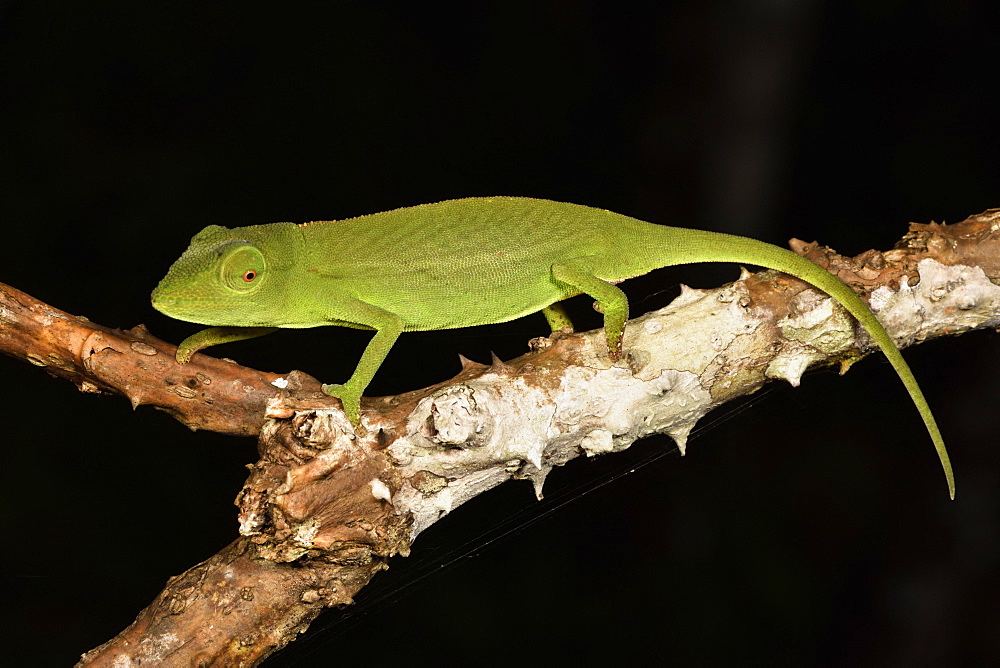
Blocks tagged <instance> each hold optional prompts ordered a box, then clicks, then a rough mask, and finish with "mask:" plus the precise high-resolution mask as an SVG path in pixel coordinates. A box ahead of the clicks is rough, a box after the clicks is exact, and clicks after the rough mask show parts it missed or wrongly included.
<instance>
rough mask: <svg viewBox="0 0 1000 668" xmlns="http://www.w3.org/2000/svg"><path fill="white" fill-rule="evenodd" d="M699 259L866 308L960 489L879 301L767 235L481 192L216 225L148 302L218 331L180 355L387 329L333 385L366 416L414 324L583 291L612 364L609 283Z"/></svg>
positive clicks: (458, 322)
mask: <svg viewBox="0 0 1000 668" xmlns="http://www.w3.org/2000/svg"><path fill="white" fill-rule="evenodd" d="M693 262H736V263H746V264H752V265H757V266H761V267H766V268H768V269H775V270H777V271H781V272H784V273H787V274H790V275H792V276H795V277H797V278H800V279H802V280H804V281H806V282H808V283H810V284H812V285H813V286H815V287H817V288H819V289H820V290H822V291H824V292H826V293H827V294H829V295H830V296H831V297H832V298H833V299H835V300H836V301H837V302H839V303H840V304H841V306H843V307H844V308H845V309H847V311H848V312H850V313H851V315H853V316H854V317H855V318H857V320H858V321H859V322H860V323H861V325H862V326H864V328H865V329H866V330H867V331H868V333H869V334H870V335H871V337H872V338H873V339H874V341H875V342H876V343H877V344H878V346H879V348H880V349H881V350H882V352H883V353H884V354H885V356H886V357H887V358H888V359H889V362H890V363H891V364H892V366H893V368H894V369H895V370H896V373H897V374H898V375H899V377H900V380H902V381H903V384H904V385H905V386H906V389H907V391H908V392H909V393H910V397H911V399H912V400H913V403H914V404H915V405H916V407H917V410H918V411H919V412H920V415H921V417H922V418H923V421H924V424H925V425H926V427H927V431H928V433H929V434H930V436H931V439H932V440H933V442H934V446H935V448H936V449H937V453H938V456H939V458H940V460H941V464H942V466H943V467H944V471H945V476H946V477H947V480H948V488H949V492H950V494H951V496H952V498H954V478H953V475H952V470H951V464H950V461H949V458H948V454H947V451H946V449H945V446H944V442H943V440H942V438H941V434H940V432H939V430H938V427H937V424H936V422H935V420H934V416H933V414H932V413H931V410H930V408H929V407H928V405H927V401H926V400H925V399H924V396H923V393H922V392H921V391H920V386H919V385H918V384H917V381H916V379H915V378H914V377H913V374H912V372H911V371H910V368H909V366H907V364H906V362H905V361H904V360H903V357H902V355H901V354H900V352H899V350H898V349H897V348H896V346H895V343H894V342H893V341H892V339H891V338H890V337H889V335H888V334H887V333H886V331H885V329H883V327H882V325H881V324H880V323H879V321H878V320H877V319H876V318H875V316H874V314H872V312H871V310H870V309H869V308H868V306H867V305H866V304H865V303H864V301H862V300H861V299H860V298H859V297H858V296H857V295H856V294H855V293H854V292H853V291H852V290H851V289H850V288H849V287H847V286H846V285H845V284H844V283H843V282H841V281H840V280H839V279H838V278H836V277H835V276H833V275H832V274H830V273H829V272H827V271H826V270H824V269H823V268H822V267H819V266H818V265H816V264H813V263H812V262H810V261H809V260H807V259H805V258H802V257H800V256H798V255H796V254H795V253H793V252H791V251H789V250H786V249H784V248H780V247H778V246H774V245H771V244H767V243H764V242H761V241H757V240H755V239H749V238H746V237H739V236H733V235H728V234H721V233H717V232H707V231H702V230H691V229H685V228H678V227H667V226H664V225H654V224H652V223H647V222H643V221H641V220H638V219H635V218H629V217H628V216H623V215H621V214H617V213H613V212H611V211H605V210H603V209H596V208H592V207H587V206H582V205H579V204H569V203H563V202H553V201H549V200H540V199H532V198H526V197H472V198H468V199H457V200H448V201H444V202H437V203H434V204H422V205H420V206H414V207H407V208H403V209H396V210H393V211H386V212H383V213H375V214H371V215H367V216H360V217H357V218H351V219H348V220H341V221H320V222H314V223H304V224H301V225H296V224H293V223H273V224H270V225H254V226H250V227H238V228H234V229H227V228H224V227H219V226H217V225H212V226H209V227H207V228H205V229H204V230H202V231H201V232H199V233H198V234H197V235H195V236H194V238H193V239H192V240H191V245H190V246H189V247H188V249H187V250H186V251H184V254H183V255H181V257H180V258H179V259H178V260H177V261H176V262H175V263H174V264H173V266H171V267H170V270H169V272H168V273H167V275H166V277H164V279H163V280H162V281H160V284H159V286H157V288H156V289H155V290H154V291H153V295H152V300H153V306H154V307H155V308H156V309H158V310H159V311H162V312H163V313H164V314H166V315H168V316H171V317H174V318H177V319H180V320H186V321H189V322H195V323H200V324H203V325H211V326H212V327H211V328H210V329H207V330H204V331H202V332H199V333H198V334H195V335H194V336H192V337H189V338H188V339H186V340H185V341H184V342H182V343H181V345H180V347H179V348H178V351H177V358H178V360H179V361H181V362H185V361H187V360H189V359H190V357H191V355H192V354H193V353H194V352H195V351H197V350H200V349H202V348H205V347H207V346H210V345H216V344H218V343H224V342H228V341H236V340H239V339H245V338H250V337H253V336H260V335H262V334H265V333H267V332H270V331H273V328H279V327H293V328H294V327H317V326H320V325H341V326H345V327H355V328H359V329H370V330H375V336H374V337H373V338H372V340H371V342H370V343H369V344H368V347H367V348H366V350H365V352H364V353H363V355H362V357H361V360H360V361H359V363H358V366H357V368H356V369H355V371H354V373H353V374H352V376H351V378H350V379H349V380H348V381H347V382H346V383H344V384H342V385H325V386H324V390H325V391H326V392H327V393H328V394H331V395H332V396H336V397H339V398H340V399H341V402H342V403H343V406H344V411H345V413H346V414H347V415H348V417H349V418H350V420H351V422H352V423H353V424H355V425H356V426H357V425H358V424H359V407H360V400H361V393H362V392H363V391H364V389H365V388H366V387H367V386H368V384H369V382H371V379H372V377H373V376H374V375H375V372H376V370H377V369H378V368H379V366H380V365H381V363H382V361H383V360H384V359H385V356H386V355H387V354H388V352H389V350H390V348H391V347H392V344H393V343H394V342H395V340H396V338H397V337H398V336H399V334H400V333H402V332H404V331H420V330H434V329H450V328H455V327H469V326H472V325H483V324H488V323H496V322H506V321H508V320H513V319H515V318H519V317H521V316H524V315H528V314H530V313H535V312H537V311H543V312H544V313H545V315H546V316H547V317H548V318H549V322H550V323H552V324H553V325H555V324H557V323H562V322H564V321H565V319H564V315H563V314H562V312H561V311H559V309H558V306H554V305H555V304H556V302H559V301H561V300H563V299H566V298H567V297H571V296H573V295H577V294H580V293H586V294H588V295H590V296H591V297H593V298H594V299H595V300H596V301H597V302H598V305H599V307H600V309H601V311H602V312H603V313H604V326H605V333H606V337H607V342H608V352H609V356H610V357H611V359H612V360H616V359H618V357H619V356H620V354H621V337H622V330H623V328H624V325H625V321H626V319H627V318H628V302H627V300H626V298H625V295H624V293H622V291H621V290H619V289H618V288H617V287H615V285H614V284H613V283H616V282H619V281H622V280H624V279H627V278H631V277H634V276H639V275H641V274H645V273H647V272H649V271H652V270H653V269H657V268H660V267H665V266H670V265H677V264H687V263H693Z"/></svg>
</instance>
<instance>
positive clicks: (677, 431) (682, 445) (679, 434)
mask: <svg viewBox="0 0 1000 668" xmlns="http://www.w3.org/2000/svg"><path fill="white" fill-rule="evenodd" d="M694 425H695V423H694V421H691V422H688V423H687V424H683V425H681V426H680V427H674V428H673V429H667V435H668V436H670V438H672V439H674V443H676V444H677V449H678V450H680V451H681V457H683V456H684V455H685V454H687V441H688V436H689V435H690V434H691V429H692V428H694Z"/></svg>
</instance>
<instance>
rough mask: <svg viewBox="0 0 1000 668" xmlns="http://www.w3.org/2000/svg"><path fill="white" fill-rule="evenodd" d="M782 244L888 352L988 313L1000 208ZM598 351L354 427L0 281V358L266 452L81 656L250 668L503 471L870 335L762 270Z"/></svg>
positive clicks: (855, 347) (511, 373) (561, 459)
mask: <svg viewBox="0 0 1000 668" xmlns="http://www.w3.org/2000/svg"><path fill="white" fill-rule="evenodd" d="M792 246H793V248H794V249H795V250H796V251H797V252H799V253H801V254H803V255H806V256H807V257H809V258H810V259H812V260H813V261H815V262H817V263H818V264H820V265H822V266H824V267H827V268H828V269H829V270H830V271H832V272H833V273H835V274H837V275H838V276H840V277H841V278H842V279H843V280H844V281H845V282H847V283H848V284H849V285H851V286H852V287H854V288H855V289H856V290H857V291H858V292H859V293H862V294H863V295H865V296H866V297H868V298H869V301H870V303H871V304H872V306H873V308H874V309H875V310H876V312H877V314H878V316H879V319H880V320H881V321H882V322H883V324H884V325H885V327H886V329H887V330H888V331H889V333H890V335H892V336H893V337H894V338H895V339H896V341H897V342H899V344H900V345H901V347H902V346H906V345H911V344H913V343H918V342H920V341H924V340H927V339H930V338H934V337H938V336H943V335H955V334H960V333H963V332H966V331H970V330H973V329H981V328H987V327H991V328H996V327H998V326H1000V287H998V284H1000V210H990V211H987V212H985V213H983V214H980V215H978V216H974V217H972V218H970V219H968V220H966V221H963V222H961V223H958V224H955V225H937V224H933V223H932V224H930V225H916V224H914V225H912V226H911V230H910V233H909V234H908V235H907V236H906V237H905V238H904V239H903V240H902V241H901V242H900V243H899V244H897V246H896V248H895V249H894V250H891V251H889V252H886V253H880V252H876V251H868V252H866V253H863V254H861V255H859V256H857V257H856V258H846V257H842V256H839V255H837V254H836V253H834V252H833V251H831V250H830V249H827V248H822V247H819V246H817V245H815V244H804V243H802V242H799V241H793V243H792ZM603 346H604V342H603V333H602V332H600V331H594V332H586V333H581V334H572V335H571V334H568V333H562V334H559V335H555V336H553V337H550V338H547V339H536V340H534V341H532V347H533V348H534V351H533V352H530V353H528V354H526V355H523V356H522V357H519V358H518V359H516V360H512V361H510V362H501V361H499V360H495V361H494V363H493V365H492V366H489V367H486V366H484V365H479V364H475V363H473V362H469V361H467V360H465V361H464V362H463V366H464V368H463V370H462V372H461V373H460V374H459V375H458V376H456V377H455V378H453V379H452V380H450V381H448V382H446V383H441V384H439V385H436V386H433V387H430V388H425V389H424V390H421V391H418V392H411V393H407V394H405V395H400V396H397V397H381V398H375V399H366V400H365V401H364V402H363V404H362V407H363V409H364V415H363V423H364V427H365V430H364V432H363V433H362V434H361V435H356V434H355V433H354V432H353V430H352V429H351V427H350V425H349V424H348V423H347V421H346V419H345V418H344V416H343V415H342V413H341V412H340V410H339V403H338V402H337V401H336V400H333V399H330V398H329V397H325V396H324V395H322V394H321V393H320V392H319V391H318V390H319V385H318V383H317V382H316V381H315V379H312V378H311V377H309V376H306V375H305V374H301V373H299V372H292V373H290V374H287V375H285V376H279V375H277V374H267V373H263V372H259V371H255V370H252V369H246V368H244V367H241V366H239V365H236V364H234V363H231V362H226V361H221V360H215V359H212V358H210V357H208V356H205V355H196V356H195V358H194V360H193V361H192V363H191V364H189V365H187V366H183V367H182V366H179V365H177V364H176V363H175V362H174V361H173V351H174V350H175V348H174V347H173V346H170V345H169V344H166V343H164V342H162V341H159V340H158V339H155V338H154V337H152V336H151V335H149V333H148V332H146V331H145V329H144V328H142V327H137V328H135V329H133V330H129V331H127V332H120V331H117V330H110V329H107V328H103V327H99V326H97V325H94V324H92V323H89V322H88V321H86V320H84V319H82V318H76V317H74V316H70V315H68V314H65V313H63V312H61V311H57V310H56V309H52V308H51V307H49V306H46V305H45V304H42V303H40V302H37V301H36V300H33V299H31V298H30V297H28V296H27V295H24V294H23V293H21V292H18V291H17V290H14V289H13V288H9V287H7V286H0V348H2V350H3V352H6V353H8V354H11V355H13V356H15V357H18V358H20V359H25V360H26V361H29V362H31V363H33V364H36V365H38V366H43V367H45V368H46V370H47V371H49V372H50V373H52V374H53V375H57V376H61V377H64V378H68V379H70V380H72V381H73V382H74V383H76V384H77V386H78V387H79V388H80V389H81V390H82V391H105V392H114V393H118V394H121V395H123V396H125V397H127V398H128V399H129V400H130V401H131V402H132V404H133V405H134V406H137V405H140V404H144V403H147V404H152V405H154V406H156V407H158V408H161V409H164V410H167V411H169V412H170V413H171V414H172V415H174V416H175V417H176V418H177V419H178V420H180V421H182V422H183V423H184V424H187V425H188V426H191V427H192V428H204V429H213V430H216V431H221V432H224V433H229V434H240V435H249V434H255V433H258V432H259V435H260V440H259V450H260V454H261V459H260V461H258V462H257V463H256V464H254V465H253V466H252V467H251V475H250V478H249V480H248V481H247V483H246V485H245V486H244V488H243V491H242V492H241V493H240V496H239V498H238V500H237V502H238V505H239V507H240V533H241V535H242V537H241V538H239V539H238V540H237V541H235V542H234V543H232V544H231V545H230V546H229V547H227V548H226V549H225V550H223V551H222V552H220V553H219V554H217V555H216V556H214V557H212V558H211V559H209V560H208V561H206V562H203V563H202V564H199V565H198V566H195V567H194V568H192V569H190V570H189V571H187V572H186V573H184V574H183V575H181V576H178V577H176V578H172V579H171V580H170V581H169V582H168V584H167V587H166V589H165V590H164V591H163V592H162V593H161V594H160V596H159V597H157V599H156V601H154V602H153V603H152V604H151V605H150V606H149V607H148V608H146V609H145V610H144V611H143V612H142V613H140V615H139V617H138V618H137V620H136V621H135V622H134V623H133V624H132V625H131V626H130V627H129V628H128V629H126V630H125V631H123V632H122V633H121V634H120V635H119V636H117V637H116V638H114V639H112V640H110V641H108V642H107V643H105V644H104V645H102V646H101V647H98V648H96V649H94V650H92V651H91V652H88V653H87V654H86V655H84V657H83V660H82V663H83V664H97V665H112V664H114V665H124V663H128V662H129V661H131V662H138V661H146V662H153V661H164V660H169V661H171V662H174V663H178V664H187V663H190V664H197V665H208V664H218V665H253V664H255V663H257V662H259V661H261V660H262V659H263V658H265V657H267V656H268V655H270V654H271V653H273V652H274V651H276V650H277V649H280V648H281V647H283V646H284V645H286V644H287V643H288V642H290V641H291V640H293V639H294V638H295V636H296V635H297V634H298V633H300V632H302V631H304V630H305V628H306V627H307V626H308V624H309V623H310V622H311V621H312V619H314V618H315V616H316V615H317V614H319V612H320V611H321V610H322V608H324V607H329V606H341V605H346V604H349V603H350V602H351V601H352V597H353V596H354V594H355V593H356V592H357V591H358V590H359V589H360V588H361V587H363V586H364V584H366V583H367V582H368V580H369V579H370V578H371V576H372V575H373V574H374V573H375V572H377V571H378V570H380V569H382V568H384V567H385V563H386V561H387V559H388V558H389V557H390V556H393V555H395V554H404V555H405V554H407V553H408V551H409V547H410V544H411V543H412V541H413V539H415V538H416V536H417V535H419V533H420V532H421V531H423V530H424V529H426V528H427V527H428V526H430V525H431V524H433V523H434V522H435V521H437V520H438V519H440V518H441V517H443V516H444V515H446V514H447V513H448V512H449V511H450V510H452V509H453V508H455V507H457V506H458V505H460V504H462V503H464V502H465V501H467V500H469V499H471V498H473V497H474V496H476V495H478V494H480V493H481V492H483V491H486V490H487V489H490V488H492V487H494V486H495V485H498V484H500V483H501V482H504V481H506V480H508V479H511V478H517V479H528V480H531V481H532V482H533V484H534V486H535V490H536V492H537V493H538V494H539V496H540V495H541V493H542V488H543V484H544V480H545V477H546V475H547V474H548V473H549V471H551V470H552V468H553V467H555V466H561V465H563V464H565V463H566V462H568V461H570V460H571V459H573V458H575V457H578V456H580V455H583V454H586V455H587V456H595V455H598V454H604V453H607V452H614V451H620V450H623V449H625V448H627V447H629V445H631V444H632V443H633V442H634V441H636V440H637V439H639V438H642V437H644V436H646V435H649V434H653V433H668V434H670V435H671V436H672V437H673V438H674V439H675V440H676V441H677V443H678V446H679V447H680V448H681V451H682V452H683V450H684V447H685V445H686V438H687V434H688V433H689V432H690V430H691V427H692V426H693V425H694V424H695V422H696V421H697V420H698V419H699V418H701V417H702V416H704V415H705V414H706V413H707V412H708V411H710V410H711V409H712V408H714V407H716V406H718V405H720V404H722V403H724V402H726V401H729V400H730V399H733V398H735V397H738V396H742V395H745V394H748V393H751V392H754V391H756V390H757V389H759V388H760V387H762V386H763V384H764V383H766V382H768V381H769V380H772V379H775V378H783V379H786V380H788V381H789V382H791V383H793V384H797V383H798V381H799V378H800V377H801V374H802V373H803V371H804V370H805V369H806V368H807V367H809V366H812V365H816V364H840V366H841V369H842V371H843V370H846V369H847V368H848V367H849V366H850V365H851V364H852V363H853V362H855V361H856V360H858V359H860V358H861V357H862V356H864V355H865V354H866V353H867V352H868V350H869V348H870V346H869V344H868V342H867V337H866V335H865V334H864V332H863V330H859V329H858V327H856V323H855V322H854V321H853V320H852V319H851V318H849V316H847V315H846V314H844V313H843V311H842V310H841V309H840V308H839V307H836V306H835V305H834V304H833V303H832V301H831V300H830V299H829V298H827V297H826V296H825V295H823V294H822V293H819V292H817V291H815V290H813V289H812V288H810V287H808V286H807V285H806V284H804V283H802V282H801V281H798V280H796V279H793V278H790V277H788V276H785V275H782V274H777V273H775V272H770V271H765V272H761V273H758V274H754V275H751V274H748V273H746V272H744V273H743V275H742V276H741V277H740V279H739V280H738V281H736V282H734V283H731V284H728V285H725V286H723V287H721V288H718V289H715V290H693V289H690V288H684V289H683V291H682V294H681V295H680V297H678V298H677V299H676V300H675V301H674V302H673V303H672V304H670V305H669V306H667V307H666V308H664V309H661V310H659V311H656V312H654V313H649V314H646V315H644V316H641V317H639V318H636V319H635V320H632V321H630V322H629V325H628V328H627V330H626V340H625V350H626V351H627V355H626V356H625V358H623V360H622V361H621V362H619V363H618V364H615V365H611V364H609V362H608V361H607V355H606V351H605V350H604V348H603ZM901 419H902V417H901ZM926 453H927V456H930V453H931V449H930V446H929V444H928V447H927V449H926ZM123 662H124V663H123Z"/></svg>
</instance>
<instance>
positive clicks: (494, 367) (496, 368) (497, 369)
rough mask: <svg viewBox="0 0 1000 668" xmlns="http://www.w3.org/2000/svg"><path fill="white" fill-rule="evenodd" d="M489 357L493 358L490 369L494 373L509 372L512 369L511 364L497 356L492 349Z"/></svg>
mask: <svg viewBox="0 0 1000 668" xmlns="http://www.w3.org/2000/svg"><path fill="white" fill-rule="evenodd" d="M490 357H492V358H493V362H492V364H490V371H493V372H494V373H502V374H509V373H511V372H512V371H513V370H514V368H513V367H512V366H511V365H509V364H507V363H506V362H504V361H503V360H502V359H500V358H499V357H497V354H496V353H495V352H493V351H492V350H491V351H490Z"/></svg>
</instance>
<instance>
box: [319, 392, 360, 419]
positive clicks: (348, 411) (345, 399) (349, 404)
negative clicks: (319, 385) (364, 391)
mask: <svg viewBox="0 0 1000 668" xmlns="http://www.w3.org/2000/svg"><path fill="white" fill-rule="evenodd" d="M323 392H324V393H326V394H328V395H330V396H331V397H336V398H337V399H340V405H341V406H342V407H343V409H344V415H346V416H347V419H348V420H350V422H351V425H352V426H353V427H354V428H355V429H357V428H359V427H360V426H361V392H359V391H357V390H355V389H354V388H351V387H348V386H347V385H343V384H337V383H333V384H326V385H323Z"/></svg>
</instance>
